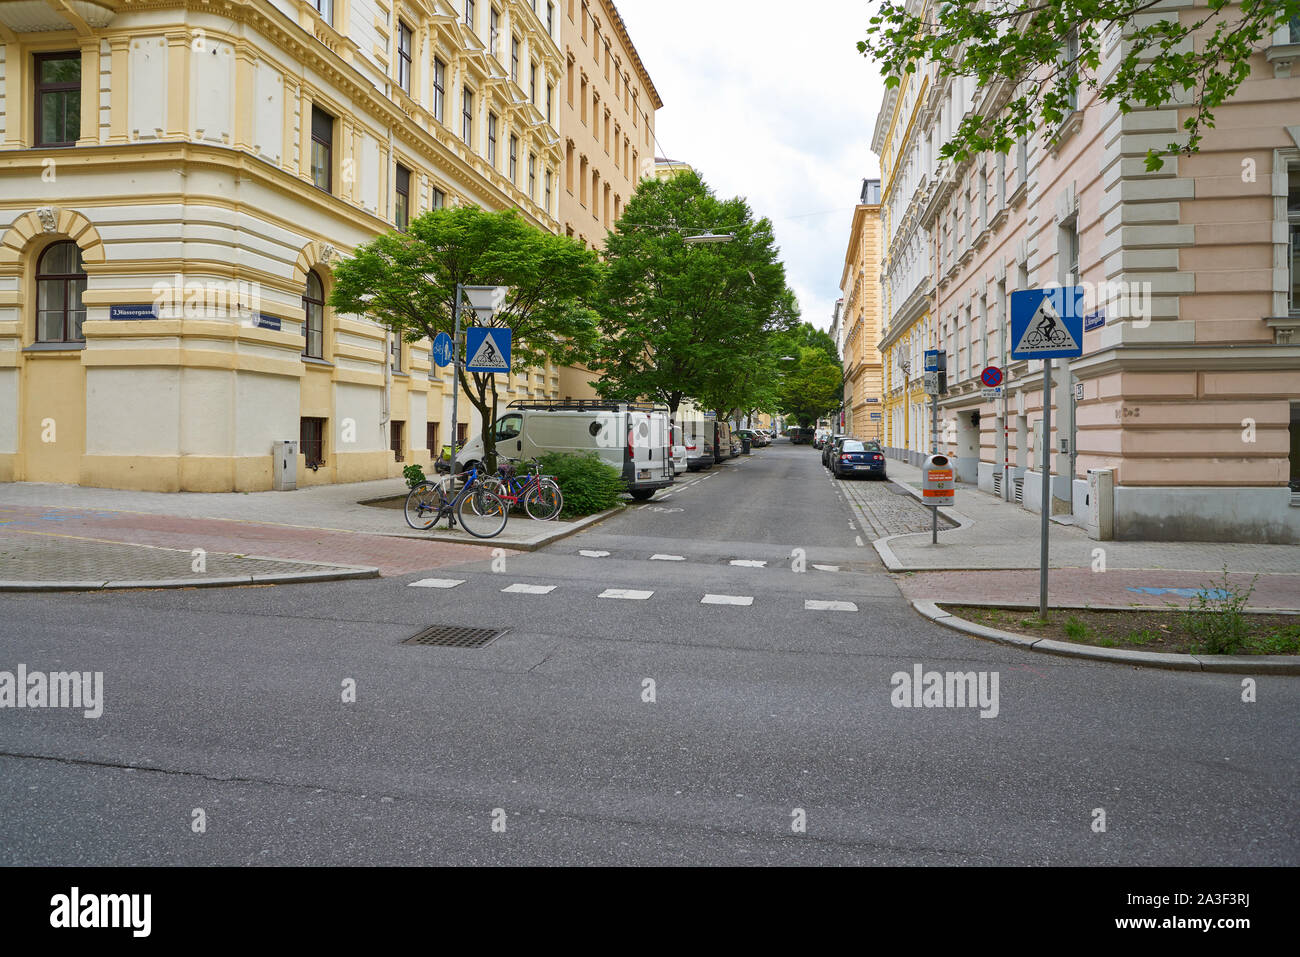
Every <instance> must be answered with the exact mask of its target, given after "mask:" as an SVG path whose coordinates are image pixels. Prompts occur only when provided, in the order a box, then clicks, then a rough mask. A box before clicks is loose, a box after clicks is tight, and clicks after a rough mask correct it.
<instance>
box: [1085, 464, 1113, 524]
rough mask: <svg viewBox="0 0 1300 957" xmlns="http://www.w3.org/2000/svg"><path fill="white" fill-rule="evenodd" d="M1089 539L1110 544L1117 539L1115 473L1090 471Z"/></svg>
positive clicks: (1106, 470)
mask: <svg viewBox="0 0 1300 957" xmlns="http://www.w3.org/2000/svg"><path fill="white" fill-rule="evenodd" d="M1086 527H1087V531H1088V537H1089V538H1093V539H1097V540H1098V541H1103V542H1108V541H1111V540H1112V539H1114V537H1115V473H1114V472H1113V471H1112V470H1110V469H1088V518H1087V526H1086Z"/></svg>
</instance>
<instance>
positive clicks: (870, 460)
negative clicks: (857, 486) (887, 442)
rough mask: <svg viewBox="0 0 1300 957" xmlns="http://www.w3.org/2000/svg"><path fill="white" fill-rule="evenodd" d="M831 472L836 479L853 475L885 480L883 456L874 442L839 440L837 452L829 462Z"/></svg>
mask: <svg viewBox="0 0 1300 957" xmlns="http://www.w3.org/2000/svg"><path fill="white" fill-rule="evenodd" d="M831 471H832V472H834V473H835V477H836V478H837V479H841V478H848V477H849V476H853V475H869V476H871V477H873V478H882V479H883V478H887V477H888V476H886V475H885V454H884V453H883V452H882V451H881V450H880V445H879V444H878V443H876V442H862V441H859V440H858V439H841V440H840V446H839V451H838V453H837V454H836V455H835V457H834V459H833V460H832V462H831Z"/></svg>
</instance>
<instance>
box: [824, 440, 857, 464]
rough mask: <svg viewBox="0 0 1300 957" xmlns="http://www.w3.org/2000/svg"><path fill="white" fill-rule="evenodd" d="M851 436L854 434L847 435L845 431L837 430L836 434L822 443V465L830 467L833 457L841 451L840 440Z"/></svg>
mask: <svg viewBox="0 0 1300 957" xmlns="http://www.w3.org/2000/svg"><path fill="white" fill-rule="evenodd" d="M851 438H853V436H851V435H846V434H845V433H843V432H836V433H835V434H834V435H832V436H830V437H828V438H827V439H826V441H825V442H823V443H822V465H824V466H826V468H828V469H829V468H830V467H831V457H832V456H833V455H835V453H836V452H838V451H839V449H838V448H837V446H838V445H839V443H840V441H841V440H843V439H851Z"/></svg>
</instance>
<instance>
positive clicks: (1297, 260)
mask: <svg viewBox="0 0 1300 957" xmlns="http://www.w3.org/2000/svg"><path fill="white" fill-rule="evenodd" d="M1286 215H1287V221H1288V226H1289V229H1288V232H1289V235H1290V239H1291V241H1290V246H1289V249H1288V253H1287V265H1288V267H1289V268H1290V271H1291V283H1290V286H1289V289H1290V290H1291V296H1290V300H1289V302H1288V304H1287V305H1288V308H1289V311H1290V313H1291V315H1293V316H1300V167H1292V169H1291V170H1290V172H1289V173H1288V185H1287V196H1286Z"/></svg>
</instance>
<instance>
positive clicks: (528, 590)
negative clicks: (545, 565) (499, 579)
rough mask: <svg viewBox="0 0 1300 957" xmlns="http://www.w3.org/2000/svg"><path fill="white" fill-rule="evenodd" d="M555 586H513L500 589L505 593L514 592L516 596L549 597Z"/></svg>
mask: <svg viewBox="0 0 1300 957" xmlns="http://www.w3.org/2000/svg"><path fill="white" fill-rule="evenodd" d="M556 587H557V586H555V585H524V584H514V585H510V586H508V587H506V588H503V589H501V590H502V591H506V592H514V593H515V594H517V595H549V594H550V593H551V592H553V591H555V589H556Z"/></svg>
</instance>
